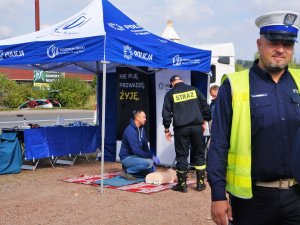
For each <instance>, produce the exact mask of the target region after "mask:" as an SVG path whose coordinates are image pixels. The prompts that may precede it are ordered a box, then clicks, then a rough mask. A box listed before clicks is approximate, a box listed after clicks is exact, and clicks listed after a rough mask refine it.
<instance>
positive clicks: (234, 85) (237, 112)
mask: <svg viewBox="0 0 300 225" xmlns="http://www.w3.org/2000/svg"><path fill="white" fill-rule="evenodd" d="M289 72H290V74H291V76H292V77H293V79H294V81H295V83H296V85H297V87H298V90H299V88H300V70H296V69H289ZM226 78H228V79H229V82H230V86H231V94H232V124H231V134H230V148H229V152H228V163H227V171H226V190H227V191H228V192H229V193H230V194H232V195H234V196H236V197H239V198H244V199H250V198H252V196H253V194H252V179H251V115H250V88H249V70H244V71H241V72H236V73H232V74H228V75H224V76H223V77H222V82H223V81H224V80H225V79H226Z"/></svg>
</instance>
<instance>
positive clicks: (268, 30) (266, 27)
mask: <svg viewBox="0 0 300 225" xmlns="http://www.w3.org/2000/svg"><path fill="white" fill-rule="evenodd" d="M255 24H256V26H258V27H259V28H260V34H262V35H264V36H265V37H266V38H267V39H268V40H270V41H280V40H281V41H297V35H298V30H299V28H300V13H299V12H293V11H276V12H269V13H266V14H264V15H262V16H260V17H258V18H257V19H256V20H255Z"/></svg>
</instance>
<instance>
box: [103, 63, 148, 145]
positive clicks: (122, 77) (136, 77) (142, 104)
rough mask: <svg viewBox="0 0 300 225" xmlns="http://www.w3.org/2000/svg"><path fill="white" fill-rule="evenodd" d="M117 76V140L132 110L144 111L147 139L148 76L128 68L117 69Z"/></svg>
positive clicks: (126, 124) (120, 137) (121, 134)
mask: <svg viewBox="0 0 300 225" xmlns="http://www.w3.org/2000/svg"><path fill="white" fill-rule="evenodd" d="M117 76H118V91H117V95H118V96H117V99H118V104H117V110H118V111H117V113H118V117H117V118H118V123H117V124H118V128H117V140H122V136H123V133H124V130H125V129H126V127H127V126H128V124H129V121H130V119H131V118H132V116H133V111H134V110H144V111H145V113H146V115H147V122H146V124H145V129H146V133H147V135H148V138H149V75H148V74H145V73H142V72H138V71H136V70H133V69H131V68H128V67H118V68H117ZM108 107H109V106H108Z"/></svg>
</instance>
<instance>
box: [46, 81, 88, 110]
mask: <svg viewBox="0 0 300 225" xmlns="http://www.w3.org/2000/svg"><path fill="white" fill-rule="evenodd" d="M50 88H51V89H52V90H59V93H58V95H57V96H56V98H57V100H58V101H59V102H60V103H61V104H62V106H63V107H69V108H83V107H84V106H85V105H86V103H87V101H88V99H89V97H90V95H92V94H93V89H92V88H91V87H90V85H89V84H88V83H86V82H85V81H82V80H80V79H79V78H61V79H58V80H56V81H54V82H53V83H51V84H50Z"/></svg>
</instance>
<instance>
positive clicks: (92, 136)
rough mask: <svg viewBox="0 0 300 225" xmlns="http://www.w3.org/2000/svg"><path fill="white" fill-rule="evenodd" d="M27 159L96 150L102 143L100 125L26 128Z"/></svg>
mask: <svg viewBox="0 0 300 225" xmlns="http://www.w3.org/2000/svg"><path fill="white" fill-rule="evenodd" d="M24 142H25V157H26V159H29V160H30V159H33V158H34V159H40V158H47V157H51V156H53V157H56V156H65V155H68V154H73V155H74V154H79V153H91V152H95V151H96V149H97V147H98V146H99V145H100V129H99V127H98V126H88V127H41V128H35V129H26V130H24Z"/></svg>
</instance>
